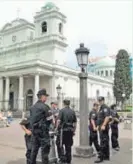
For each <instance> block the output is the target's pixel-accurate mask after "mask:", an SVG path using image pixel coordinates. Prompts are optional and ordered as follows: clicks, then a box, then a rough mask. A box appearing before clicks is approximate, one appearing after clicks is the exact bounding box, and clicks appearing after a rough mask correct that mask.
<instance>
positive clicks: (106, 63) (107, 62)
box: [96, 56, 115, 68]
mask: <svg viewBox="0 0 133 164" xmlns="http://www.w3.org/2000/svg"><path fill="white" fill-rule="evenodd" d="M102 67H115V60H114V59H112V58H110V57H109V56H107V57H105V58H102V59H101V60H98V62H96V68H102Z"/></svg>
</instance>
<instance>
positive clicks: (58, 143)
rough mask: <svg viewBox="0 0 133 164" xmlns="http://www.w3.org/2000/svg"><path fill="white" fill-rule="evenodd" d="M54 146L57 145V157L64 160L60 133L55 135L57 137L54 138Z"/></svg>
mask: <svg viewBox="0 0 133 164" xmlns="http://www.w3.org/2000/svg"><path fill="white" fill-rule="evenodd" d="M56 146H57V153H58V158H59V159H60V160H61V161H64V156H63V154H64V147H63V145H60V133H59V134H58V135H57V138H56Z"/></svg>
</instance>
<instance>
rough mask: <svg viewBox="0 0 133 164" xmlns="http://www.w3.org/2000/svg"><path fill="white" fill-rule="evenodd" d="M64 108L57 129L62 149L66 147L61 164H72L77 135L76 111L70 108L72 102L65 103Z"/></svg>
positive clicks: (66, 101)
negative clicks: (74, 138) (74, 137)
mask: <svg viewBox="0 0 133 164" xmlns="http://www.w3.org/2000/svg"><path fill="white" fill-rule="evenodd" d="M63 104H64V108H63V109H61V110H60V112H59V118H58V122H57V129H58V131H59V138H60V147H61V148H62V146H64V147H65V149H64V151H62V152H61V161H60V162H61V164H62V163H66V164H70V163H71V160H72V150H71V149H72V145H73V136H74V135H75V131H76V126H77V118H76V114H75V112H74V110H72V109H71V108H70V101H69V100H64V101H63Z"/></svg>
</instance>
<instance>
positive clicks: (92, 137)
mask: <svg viewBox="0 0 133 164" xmlns="http://www.w3.org/2000/svg"><path fill="white" fill-rule="evenodd" d="M89 143H90V146H92V144H94V146H95V149H96V151H97V152H99V151H100V146H99V143H98V135H97V132H96V131H93V130H91V129H90V138H89Z"/></svg>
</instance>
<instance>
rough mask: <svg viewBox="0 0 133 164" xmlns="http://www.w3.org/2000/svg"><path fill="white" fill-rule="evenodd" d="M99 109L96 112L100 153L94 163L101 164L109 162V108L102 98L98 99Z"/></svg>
mask: <svg viewBox="0 0 133 164" xmlns="http://www.w3.org/2000/svg"><path fill="white" fill-rule="evenodd" d="M98 101H99V104H100V109H99V112H98V122H97V123H98V129H99V134H100V152H99V159H98V160H96V161H95V163H101V162H103V161H104V160H110V152H109V120H110V108H109V107H108V106H107V105H106V104H105V99H104V97H99V98H98Z"/></svg>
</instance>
